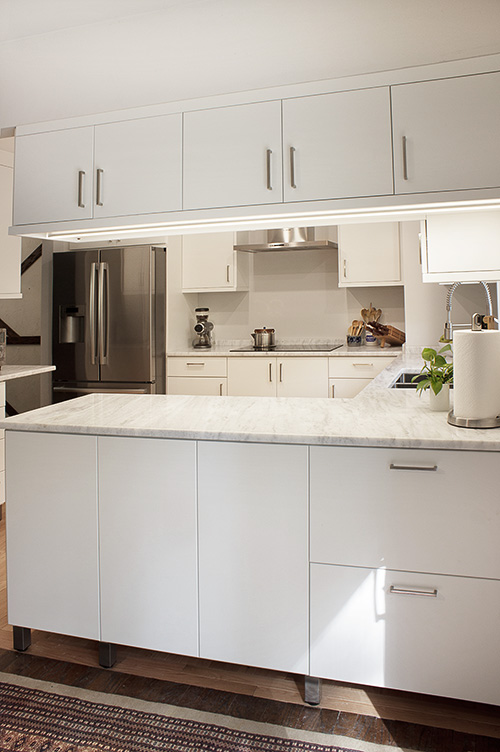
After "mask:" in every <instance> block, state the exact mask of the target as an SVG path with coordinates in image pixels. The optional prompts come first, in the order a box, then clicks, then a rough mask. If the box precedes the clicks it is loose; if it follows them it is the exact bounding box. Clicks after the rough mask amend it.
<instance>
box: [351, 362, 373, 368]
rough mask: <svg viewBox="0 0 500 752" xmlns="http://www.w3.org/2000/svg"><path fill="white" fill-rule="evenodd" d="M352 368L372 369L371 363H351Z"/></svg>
mask: <svg viewBox="0 0 500 752" xmlns="http://www.w3.org/2000/svg"><path fill="white" fill-rule="evenodd" d="M353 366H355V367H359V366H361V368H367V367H368V366H371V367H372V368H373V363H353Z"/></svg>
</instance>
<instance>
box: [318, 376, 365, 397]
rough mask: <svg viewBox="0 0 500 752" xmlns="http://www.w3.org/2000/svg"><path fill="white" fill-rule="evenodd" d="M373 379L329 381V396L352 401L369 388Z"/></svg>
mask: <svg viewBox="0 0 500 752" xmlns="http://www.w3.org/2000/svg"><path fill="white" fill-rule="evenodd" d="M370 381H371V379H328V388H329V389H328V396H329V397H333V398H343V399H351V398H352V397H355V396H356V395H357V394H359V393H360V391H361V390H362V389H364V388H365V386H368V384H369V383H370Z"/></svg>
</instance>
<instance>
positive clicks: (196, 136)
mask: <svg viewBox="0 0 500 752" xmlns="http://www.w3.org/2000/svg"><path fill="white" fill-rule="evenodd" d="M281 201H282V180H281V102H280V101H271V102H259V103H257V104H245V105H237V106H234V107H220V108H217V109H212V110H196V111H194V112H186V113H185V114H184V209H205V208H215V207H224V206H248V205H252V204H273V203H277V202H281Z"/></svg>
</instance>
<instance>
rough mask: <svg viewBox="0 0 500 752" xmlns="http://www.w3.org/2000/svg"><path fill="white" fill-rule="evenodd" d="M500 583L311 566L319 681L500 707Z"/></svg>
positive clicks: (314, 660)
mask: <svg viewBox="0 0 500 752" xmlns="http://www.w3.org/2000/svg"><path fill="white" fill-rule="evenodd" d="M499 619H500V582H498V581H495V580H481V579H474V578H468V577H446V576H442V575H441V576H437V575H424V574H414V573H411V572H399V571H394V570H387V569H378V570H370V569H361V568H355V567H335V566H326V565H312V566H311V666H310V672H311V675H312V676H318V677H324V678H328V679H334V680H336V681H341V682H354V683H359V684H368V685H372V686H379V687H391V688H393V689H403V690H408V691H411V692H424V693H426V694H433V695H442V696H445V697H455V698H460V699H463V700H473V701H476V702H487V703H494V704H495V705H498V704H499V703H500V684H499V682H498V674H499V671H500V650H499V647H500V638H499V636H498V620H499Z"/></svg>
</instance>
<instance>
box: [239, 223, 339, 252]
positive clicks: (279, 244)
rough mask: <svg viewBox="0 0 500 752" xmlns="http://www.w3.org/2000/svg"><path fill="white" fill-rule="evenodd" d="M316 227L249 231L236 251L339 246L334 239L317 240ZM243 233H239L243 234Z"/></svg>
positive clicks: (293, 249) (294, 249) (298, 249)
mask: <svg viewBox="0 0 500 752" xmlns="http://www.w3.org/2000/svg"><path fill="white" fill-rule="evenodd" d="M315 229H316V228H314V227H290V228H286V229H283V228H280V229H277V230H264V231H259V230H256V231H254V232H249V233H247V235H248V240H247V242H245V243H237V244H236V245H235V246H234V248H235V250H236V251H248V252H250V253H259V252H260V251H316V250H318V248H334V249H336V248H338V246H337V243H334V242H333V241H332V240H319V239H318V240H317V239H316V237H315ZM242 234H243V233H239V235H242Z"/></svg>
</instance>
